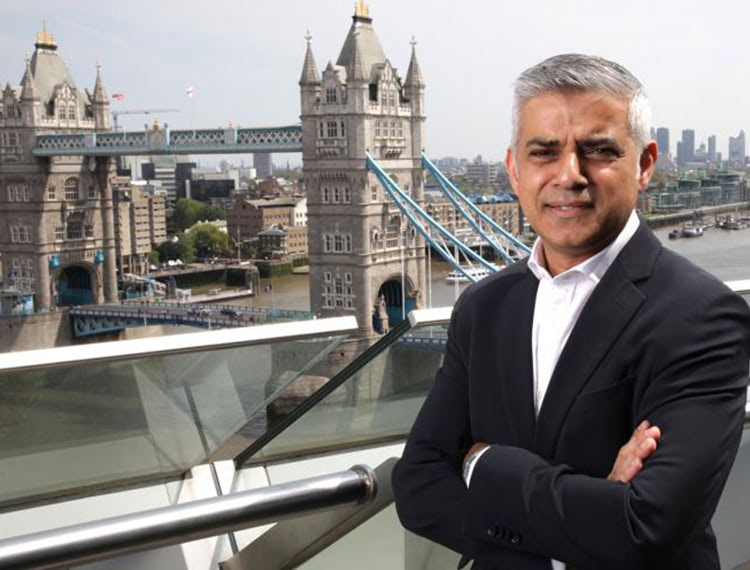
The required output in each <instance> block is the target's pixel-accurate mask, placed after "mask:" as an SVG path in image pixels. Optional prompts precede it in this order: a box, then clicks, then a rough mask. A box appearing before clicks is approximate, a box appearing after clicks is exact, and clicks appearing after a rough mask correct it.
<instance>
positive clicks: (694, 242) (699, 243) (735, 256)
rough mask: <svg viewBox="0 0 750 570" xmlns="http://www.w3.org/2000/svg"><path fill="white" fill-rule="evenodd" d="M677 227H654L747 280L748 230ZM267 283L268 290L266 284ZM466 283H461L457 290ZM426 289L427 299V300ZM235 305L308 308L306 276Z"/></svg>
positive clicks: (676, 245)
mask: <svg viewBox="0 0 750 570" xmlns="http://www.w3.org/2000/svg"><path fill="white" fill-rule="evenodd" d="M675 227H677V226H673V227H664V228H659V229H657V230H655V232H654V233H655V234H656V236H657V237H658V238H659V239H660V240H661V242H662V243H663V244H664V245H665V246H666V247H669V248H670V249H673V250H674V251H676V252H677V253H679V254H680V255H683V256H685V257H687V258H688V259H690V260H691V261H693V263H695V264H696V265H698V266H700V267H702V268H704V269H706V270H707V271H709V272H710V273H713V274H714V275H716V276H717V277H718V278H719V279H721V280H723V281H731V280H735V279H750V229H745V230H734V231H730V230H721V229H717V228H708V229H706V231H705V233H704V235H703V236H702V237H698V238H680V239H676V240H670V239H669V238H668V234H669V232H670V231H671V230H672V229H674V228H675ZM448 271H450V268H449V266H448V264H447V263H445V262H443V261H434V260H433V262H432V303H430V304H431V306H433V307H443V306H447V305H452V304H453V302H454V301H455V298H456V292H457V290H456V288H455V286H454V285H453V284H449V283H446V282H445V276H446V275H447V274H448ZM269 285H270V286H271V287H270V290H269V288H268V287H267V286H269ZM466 286H467V285H466V284H461V285H460V286H459V288H458V292H460V291H462V290H463V289H464V288H465V287H466ZM429 293H430V292H429V291H428V292H427V297H428V298H427V299H426V301H429ZM231 303H232V304H235V305H244V306H256V307H272V306H273V307H280V308H284V309H296V310H301V311H309V310H310V291H309V288H308V277H307V275H286V276H284V277H275V278H273V279H261V284H260V293H259V294H258V295H256V296H255V297H246V298H242V299H236V300H234V301H231Z"/></svg>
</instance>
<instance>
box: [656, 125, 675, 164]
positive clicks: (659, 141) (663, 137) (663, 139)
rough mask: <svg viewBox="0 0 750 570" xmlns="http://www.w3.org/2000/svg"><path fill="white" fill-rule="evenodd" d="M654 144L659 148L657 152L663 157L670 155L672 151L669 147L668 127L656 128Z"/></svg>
mask: <svg viewBox="0 0 750 570" xmlns="http://www.w3.org/2000/svg"><path fill="white" fill-rule="evenodd" d="M656 146H657V147H658V148H659V154H661V155H664V156H665V157H667V156H671V155H672V151H671V150H670V148H669V129H668V128H666V127H659V128H658V129H656Z"/></svg>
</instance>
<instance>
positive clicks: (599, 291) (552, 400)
mask: <svg viewBox="0 0 750 570" xmlns="http://www.w3.org/2000/svg"><path fill="white" fill-rule="evenodd" d="M660 248H661V244H660V243H659V242H658V240H657V239H656V237H654V236H653V234H652V233H651V231H650V230H649V229H648V228H647V227H645V224H644V223H643V222H641V227H640V228H639V230H638V231H637V232H636V234H635V235H634V236H633V238H632V239H631V241H630V242H629V243H628V245H627V246H625V248H623V250H622V252H621V253H620V255H619V256H618V257H617V259H615V261H614V262H613V263H612V265H611V266H610V268H609V270H608V271H607V272H606V273H605V275H604V277H603V278H602V280H601V281H600V282H599V284H598V285H597V287H596V289H594V292H593V293H592V294H591V297H590V298H589V300H588V302H587V303H586V306H585V307H584V309H583V311H582V312H581V315H580V316H579V318H578V321H577V322H576V325H575V326H574V327H573V330H572V332H571V334H570V337H569V338H568V342H567V343H566V344H565V348H564V349H563V351H562V353H561V354H560V358H559V360H558V361H557V366H556V367H555V371H554V372H553V374H552V378H551V380H550V385H549V388H548V389H547V394H546V395H545V397H544V402H543V404H542V408H541V410H540V411H539V417H538V419H537V426H536V434H535V449H536V451H537V453H539V454H541V455H542V456H543V457H552V456H553V454H554V450H555V445H556V443H557V437H558V435H559V433H560V430H561V428H562V425H563V422H564V421H565V418H566V416H567V415H568V411H569V410H570V407H571V406H572V404H573V402H574V401H575V399H576V397H577V396H578V394H579V393H580V391H581V390H582V389H583V387H584V386H585V385H586V383H587V382H588V381H589V379H590V378H591V375H592V374H593V373H594V371H595V370H596V367H597V365H598V364H599V363H600V362H601V361H602V359H603V358H604V357H605V356H606V354H607V353H608V352H609V350H610V348H611V347H612V345H613V344H614V342H615V341H616V340H617V338H618V337H619V336H620V333H621V332H622V330H623V329H624V328H625V326H626V325H627V324H628V323H629V322H630V320H631V319H632V318H633V315H634V314H635V312H636V311H637V310H638V308H639V307H640V306H641V304H642V303H643V301H644V297H643V294H642V293H641V292H640V290H639V289H638V288H637V287H636V286H635V285H634V284H633V282H634V281H635V280H637V279H640V278H643V277H646V276H648V275H649V274H650V269H651V266H652V264H653V262H654V260H655V259H656V257H657V254H658V251H659V249H660Z"/></svg>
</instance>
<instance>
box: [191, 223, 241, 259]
mask: <svg viewBox="0 0 750 570" xmlns="http://www.w3.org/2000/svg"><path fill="white" fill-rule="evenodd" d="M190 235H191V236H192V238H193V246H194V248H195V253H196V255H197V256H198V257H199V258H204V257H214V256H216V255H222V256H223V255H229V254H230V253H231V250H230V247H229V237H228V236H227V234H225V233H224V232H222V231H220V230H218V229H217V228H216V227H215V226H213V225H212V224H200V225H198V226H197V227H196V228H195V229H194V230H193V231H191V232H190Z"/></svg>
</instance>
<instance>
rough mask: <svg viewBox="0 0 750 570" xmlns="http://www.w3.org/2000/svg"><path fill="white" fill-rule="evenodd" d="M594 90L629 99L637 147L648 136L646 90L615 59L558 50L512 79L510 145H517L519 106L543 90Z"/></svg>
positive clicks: (552, 91)
mask: <svg viewBox="0 0 750 570" xmlns="http://www.w3.org/2000/svg"><path fill="white" fill-rule="evenodd" d="M584 91H594V92H599V93H606V94H608V95H611V96H613V97H615V98H617V99H621V100H623V101H627V102H628V103H629V109H630V110H629V117H628V119H629V121H628V122H629V127H630V133H631V135H632V136H633V140H634V141H635V143H636V146H637V147H638V149H639V150H642V149H644V148H646V146H647V145H648V143H649V141H650V140H651V108H650V106H649V103H648V98H647V97H646V90H645V89H644V88H643V85H642V84H641V82H640V81H638V79H636V78H635V76H634V75H633V74H632V73H630V72H629V71H628V70H627V69H625V68H624V67H623V66H622V65H620V64H619V63H615V62H614V61H609V60H606V59H604V58H601V57H597V56H593V55H580V54H575V53H570V54H562V55H556V56H553V57H550V58H549V59H545V60H544V61H543V62H541V63H538V64H537V65H535V66H534V67H530V68H529V69H527V70H526V71H524V72H523V73H521V75H519V76H518V79H517V80H516V82H515V89H514V94H513V133H512V137H513V138H512V145H513V149H514V150H517V149H518V137H519V128H520V125H519V117H520V113H521V107H523V105H524V103H526V102H527V101H528V100H529V99H531V98H532V97H536V96H537V95H541V94H543V93H566V92H567V93H571V92H573V93H574V92H584Z"/></svg>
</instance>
